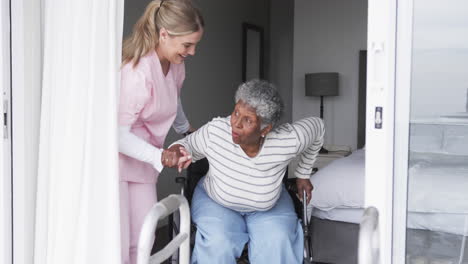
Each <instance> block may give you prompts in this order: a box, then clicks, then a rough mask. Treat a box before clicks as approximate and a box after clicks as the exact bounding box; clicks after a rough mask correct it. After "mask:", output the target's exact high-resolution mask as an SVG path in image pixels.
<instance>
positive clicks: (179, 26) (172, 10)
mask: <svg viewBox="0 0 468 264" xmlns="http://www.w3.org/2000/svg"><path fill="white" fill-rule="evenodd" d="M203 27H204V21H203V17H202V15H201V13H200V11H199V10H198V9H197V8H196V7H195V6H193V4H192V1H190V0H162V1H160V0H154V1H151V2H150V3H149V4H148V6H147V7H146V10H145V12H144V13H143V16H141V17H140V19H138V21H137V23H136V24H135V26H134V27H133V32H132V34H131V35H130V37H128V38H127V39H125V41H124V43H123V49H122V64H126V63H130V62H131V63H132V64H133V66H136V65H137V64H138V62H139V61H140V59H141V57H143V56H145V55H146V54H148V53H149V52H150V51H152V50H154V49H156V47H157V45H158V43H159V30H160V29H161V28H165V29H166V31H167V32H168V33H169V35H171V36H182V35H187V34H191V33H193V32H197V31H199V30H200V29H202V28H203Z"/></svg>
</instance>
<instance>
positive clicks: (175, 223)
mask: <svg viewBox="0 0 468 264" xmlns="http://www.w3.org/2000/svg"><path fill="white" fill-rule="evenodd" d="M208 169H209V164H208V160H207V159H206V158H205V159H202V160H199V161H197V162H195V163H192V164H191V165H190V166H189V167H188V168H187V178H185V177H182V176H179V177H177V178H176V179H175V180H176V183H177V184H179V185H180V190H181V195H183V196H184V197H185V198H186V199H187V201H188V203H189V204H191V202H192V196H193V193H194V191H195V187H196V186H197V184H198V182H199V181H200V179H201V178H202V177H204V176H205V175H206V173H207V172H208ZM283 184H285V187H286V190H287V191H288V193H289V195H290V196H291V198H292V200H293V203H294V209H295V211H296V214H297V215H298V218H299V219H300V221H301V224H302V230H303V234H304V258H303V263H304V264H312V263H314V262H313V261H312V247H311V244H310V243H311V236H310V234H309V221H308V219H307V204H306V199H303V202H301V201H300V200H299V198H298V197H297V195H296V194H297V188H296V184H295V179H288V170H287V169H286V172H285V175H284V176H283ZM303 195H304V196H303V197H305V192H304V193H303ZM168 218H169V223H168V224H169V228H168V230H169V234H168V235H169V237H170V238H173V237H177V236H178V235H179V234H180V232H179V230H180V228H179V227H182V225H180V224H179V223H181V221H180V220H181V219H179V218H180V217H179V215H178V214H177V213H176V214H171V215H170V216H169V217H168ZM195 233H196V226H195V224H194V223H193V222H192V223H191V224H190V252H191V251H192V250H193V246H194V245H195V235H194V234H195ZM168 263H171V264H178V263H180V264H188V263H185V262H183V261H182V259H179V254H178V253H175V254H173V255H172V258H171V259H170V262H168ZM237 263H238V264H247V263H250V262H249V260H248V252H247V244H246V246H245V247H244V250H243V252H242V254H241V256H240V257H239V258H238V259H237Z"/></svg>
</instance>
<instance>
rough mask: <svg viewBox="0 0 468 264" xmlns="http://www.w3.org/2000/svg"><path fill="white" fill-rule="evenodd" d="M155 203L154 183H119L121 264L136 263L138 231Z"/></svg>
mask: <svg viewBox="0 0 468 264" xmlns="http://www.w3.org/2000/svg"><path fill="white" fill-rule="evenodd" d="M156 201H157V198H156V185H155V183H136V182H125V181H121V182H120V221H121V223H120V226H121V229H120V231H121V236H122V241H121V243H122V264H136V263H137V253H138V252H137V251H138V238H139V236H140V229H141V226H142V225H143V221H144V219H145V216H146V214H147V213H148V212H149V210H150V209H151V207H153V205H154V204H155V203H156Z"/></svg>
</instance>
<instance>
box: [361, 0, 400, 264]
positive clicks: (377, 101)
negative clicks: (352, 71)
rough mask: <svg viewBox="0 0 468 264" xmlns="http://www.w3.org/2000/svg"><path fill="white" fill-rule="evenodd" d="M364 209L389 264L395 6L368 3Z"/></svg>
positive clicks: (387, 0) (387, 1)
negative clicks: (371, 214) (374, 213)
mask: <svg viewBox="0 0 468 264" xmlns="http://www.w3.org/2000/svg"><path fill="white" fill-rule="evenodd" d="M368 3H369V4H368V9H369V14H368V22H367V23H368V24H367V30H368V33H367V34H368V38H367V50H368V52H367V87H368V88H367V102H366V103H367V106H366V108H367V110H366V116H367V117H366V169H365V173H366V176H365V185H366V188H365V206H366V207H370V206H373V207H375V208H377V210H378V212H379V219H378V233H379V241H378V244H379V245H380V250H379V251H380V252H379V258H380V263H381V264H384V263H385V264H386V263H392V262H391V260H392V246H391V245H392V218H393V212H392V206H393V153H394V145H393V139H394V130H393V129H394V118H395V116H394V94H395V47H396V46H395V44H396V14H397V3H396V1H394V0H378V1H369V2H368Z"/></svg>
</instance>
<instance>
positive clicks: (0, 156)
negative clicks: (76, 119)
mask: <svg viewBox="0 0 468 264" xmlns="http://www.w3.org/2000/svg"><path fill="white" fill-rule="evenodd" d="M0 25H1V26H0V27H1V42H0V83H1V85H2V93H1V94H2V96H1V97H0V98H1V99H2V100H0V107H1V109H3V111H4V112H6V113H7V114H6V116H4V115H3V113H4V112H2V115H1V118H0V120H1V123H2V124H5V120H4V119H5V117H6V119H7V120H6V123H7V124H10V123H11V119H10V113H11V111H9V109H8V108H9V107H10V105H11V104H10V103H9V100H10V91H11V89H10V88H11V82H10V72H11V69H10V58H11V57H10V1H2V2H1V3H0ZM10 127H11V126H10ZM10 127H9V126H8V125H7V126H6V127H5V126H4V127H3V128H2V129H0V150H1V151H0V175H1V177H0V215H1V217H0V262H1V263H5V264H11V263H13V256H12V252H13V251H12V250H13V227H12V185H11V181H12V178H11V129H10Z"/></svg>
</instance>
